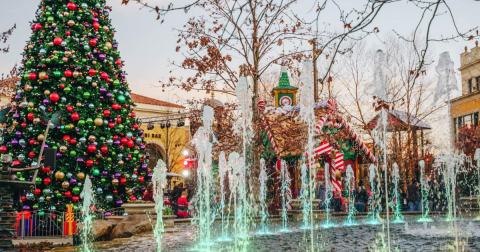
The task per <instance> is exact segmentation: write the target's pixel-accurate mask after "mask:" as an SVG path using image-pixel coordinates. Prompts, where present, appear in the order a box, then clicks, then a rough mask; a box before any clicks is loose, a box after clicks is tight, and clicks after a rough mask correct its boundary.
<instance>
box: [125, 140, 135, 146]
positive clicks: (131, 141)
mask: <svg viewBox="0 0 480 252" xmlns="http://www.w3.org/2000/svg"><path fill="white" fill-rule="evenodd" d="M133 145H134V144H133V140H128V142H127V146H128V148H132V147H133Z"/></svg>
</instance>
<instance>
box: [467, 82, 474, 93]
mask: <svg viewBox="0 0 480 252" xmlns="http://www.w3.org/2000/svg"><path fill="white" fill-rule="evenodd" d="M468 92H469V93H471V92H473V85H472V79H469V80H468Z"/></svg>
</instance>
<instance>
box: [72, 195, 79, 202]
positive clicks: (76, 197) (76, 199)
mask: <svg viewBox="0 0 480 252" xmlns="http://www.w3.org/2000/svg"><path fill="white" fill-rule="evenodd" d="M79 200H80V198H79V197H78V196H73V197H72V201H73V202H78V201H79Z"/></svg>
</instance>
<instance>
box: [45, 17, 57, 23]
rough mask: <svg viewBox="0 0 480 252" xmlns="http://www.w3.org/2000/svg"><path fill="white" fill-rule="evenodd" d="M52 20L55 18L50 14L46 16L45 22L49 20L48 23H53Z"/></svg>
mask: <svg viewBox="0 0 480 252" xmlns="http://www.w3.org/2000/svg"><path fill="white" fill-rule="evenodd" d="M54 20H55V19H54V18H53V17H52V16H50V17H48V18H47V22H49V23H53V21H54Z"/></svg>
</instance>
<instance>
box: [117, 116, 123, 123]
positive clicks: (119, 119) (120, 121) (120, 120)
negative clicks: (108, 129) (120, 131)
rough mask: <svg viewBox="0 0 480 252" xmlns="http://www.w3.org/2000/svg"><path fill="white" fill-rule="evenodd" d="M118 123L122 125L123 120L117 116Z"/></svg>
mask: <svg viewBox="0 0 480 252" xmlns="http://www.w3.org/2000/svg"><path fill="white" fill-rule="evenodd" d="M117 123H118V124H120V123H122V118H121V117H120V116H117Z"/></svg>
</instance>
